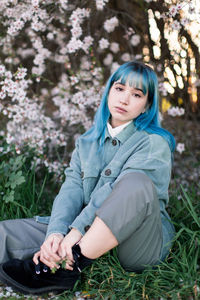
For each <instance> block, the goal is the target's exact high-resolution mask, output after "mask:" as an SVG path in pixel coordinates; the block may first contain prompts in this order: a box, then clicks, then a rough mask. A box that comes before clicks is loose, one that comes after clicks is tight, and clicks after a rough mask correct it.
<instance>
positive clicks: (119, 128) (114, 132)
mask: <svg viewBox="0 0 200 300" xmlns="http://www.w3.org/2000/svg"><path fill="white" fill-rule="evenodd" d="M131 122H132V120H131V121H129V122H127V123H125V124H122V125H120V126H117V127H115V128H113V127H112V126H111V125H110V123H108V122H107V128H108V132H109V134H110V136H111V137H112V138H114V137H115V136H116V135H117V134H118V133H120V132H121V131H122V130H123V129H124V128H125V127H127V126H128V125H129V124H130V123H131Z"/></svg>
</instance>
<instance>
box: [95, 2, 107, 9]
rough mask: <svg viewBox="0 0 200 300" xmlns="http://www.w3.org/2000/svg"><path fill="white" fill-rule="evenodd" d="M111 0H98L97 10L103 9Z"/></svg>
mask: <svg viewBox="0 0 200 300" xmlns="http://www.w3.org/2000/svg"><path fill="white" fill-rule="evenodd" d="M108 1H109V0H96V7H97V10H103V8H104V6H105V5H106V3H107V2H108Z"/></svg>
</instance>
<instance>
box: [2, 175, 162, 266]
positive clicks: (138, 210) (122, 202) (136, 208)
mask: <svg viewBox="0 0 200 300" xmlns="http://www.w3.org/2000/svg"><path fill="white" fill-rule="evenodd" d="M96 215H97V216H98V217H100V218H101V219H102V220H103V221H104V223H105V224H106V225H107V226H108V227H109V228H110V230H111V231H112V233H113V234H114V236H115V237H116V239H117V240H118V242H119V245H118V246H117V253H118V257H119V260H120V263H121V265H122V266H123V267H124V268H125V269H126V270H130V271H137V270H143V269H144V268H145V265H154V264H157V263H158V262H159V259H160V252H161V248H162V223H161V217H160V206H159V201H158V199H157V195H156V191H155V188H154V186H153V184H152V182H151V180H150V179H149V178H148V177H147V176H146V175H144V174H142V173H129V174H126V175H125V176H124V177H123V178H122V179H121V180H120V181H119V182H118V183H117V184H116V185H115V187H114V188H113V191H112V193H111V194H110V196H109V197H108V198H107V199H106V200H105V201H104V203H103V204H102V206H101V207H100V208H99V209H98V210H97V212H96ZM46 230H47V225H45V224H41V223H38V222H36V221H35V220H34V219H16V220H6V221H1V222H0V241H1V242H0V245H1V247H0V263H2V262H5V261H7V260H9V259H11V258H19V259H25V258H28V257H31V256H33V254H34V253H35V252H36V251H38V250H39V248H40V246H41V244H42V243H43V241H44V239H45V234H46Z"/></svg>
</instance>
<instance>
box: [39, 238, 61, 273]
mask: <svg viewBox="0 0 200 300" xmlns="http://www.w3.org/2000/svg"><path fill="white" fill-rule="evenodd" d="M63 239H64V236H63V235H62V234H61V233H52V234H50V235H49V236H48V238H47V239H46V240H45V241H44V243H43V244H42V246H41V248H40V251H38V252H36V253H35V255H34V256H33V261H34V263H35V264H38V263H39V257H40V261H41V262H43V263H44V264H45V265H47V266H48V267H49V268H51V269H52V268H55V267H56V268H58V265H57V263H56V262H58V261H60V259H61V257H60V256H59V254H58V249H59V246H60V243H61V242H62V240H63Z"/></svg>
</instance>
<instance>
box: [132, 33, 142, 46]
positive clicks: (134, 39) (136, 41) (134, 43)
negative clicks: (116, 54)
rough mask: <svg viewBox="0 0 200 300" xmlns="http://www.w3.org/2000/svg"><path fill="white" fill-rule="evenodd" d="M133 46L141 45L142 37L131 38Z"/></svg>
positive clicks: (134, 36)
mask: <svg viewBox="0 0 200 300" xmlns="http://www.w3.org/2000/svg"><path fill="white" fill-rule="evenodd" d="M130 42H131V45H132V46H134V47H135V46H137V45H138V44H139V43H140V36H139V35H138V34H134V35H133V36H132V37H131V40H130Z"/></svg>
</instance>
